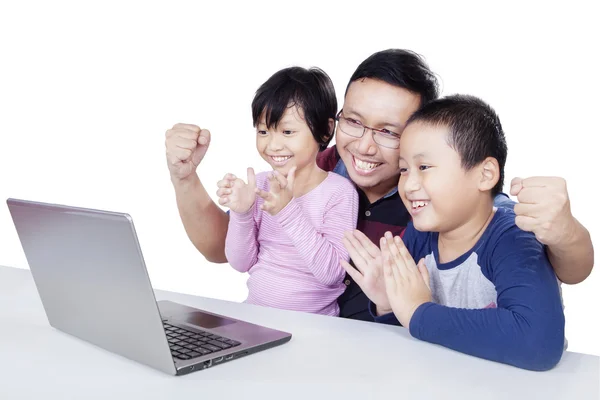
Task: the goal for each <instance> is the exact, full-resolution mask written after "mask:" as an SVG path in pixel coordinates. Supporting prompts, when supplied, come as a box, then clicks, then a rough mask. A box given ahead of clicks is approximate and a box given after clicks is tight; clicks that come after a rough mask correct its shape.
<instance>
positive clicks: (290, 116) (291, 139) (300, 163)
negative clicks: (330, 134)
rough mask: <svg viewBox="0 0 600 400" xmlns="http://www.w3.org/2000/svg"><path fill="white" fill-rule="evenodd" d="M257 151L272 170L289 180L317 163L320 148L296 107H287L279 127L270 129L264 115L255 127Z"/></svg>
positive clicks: (301, 113)
mask: <svg viewBox="0 0 600 400" xmlns="http://www.w3.org/2000/svg"><path fill="white" fill-rule="evenodd" d="M256 149H257V150H258V152H259V154H260V155H261V157H262V158H263V159H264V160H265V161H266V162H268V163H269V165H271V167H272V168H273V169H274V170H276V171H278V172H281V173H282V174H284V175H286V176H287V173H288V171H289V170H290V168H292V167H293V166H296V168H297V171H299V170H301V169H302V168H304V167H306V166H307V165H311V164H314V163H315V162H316V157H317V153H318V152H319V145H318V143H317V141H316V140H315V138H314V136H313V134H312V132H311V130H310V128H309V127H308V125H307V124H306V121H305V120H304V116H303V112H302V110H301V109H299V108H298V107H296V106H291V107H288V108H287V109H286V111H285V113H284V114H283V116H282V117H281V120H280V121H279V124H278V125H277V127H271V129H268V128H267V125H266V123H265V118H264V115H263V116H262V117H261V120H260V122H259V124H258V125H257V126H256Z"/></svg>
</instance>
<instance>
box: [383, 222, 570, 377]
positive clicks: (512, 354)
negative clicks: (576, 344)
mask: <svg viewBox="0 0 600 400" xmlns="http://www.w3.org/2000/svg"><path fill="white" fill-rule="evenodd" d="M493 251H494V254H493V255H492V260H490V262H492V263H493V264H492V265H491V268H490V271H489V273H490V274H491V275H492V276H490V278H491V281H492V282H493V283H494V285H495V287H496V292H497V293H498V298H497V300H498V301H497V308H488V309H460V308H451V307H446V306H442V305H439V304H435V303H426V304H423V305H421V306H420V307H419V308H418V309H417V310H416V312H415V313H414V315H413V317H412V319H411V321H410V333H411V335H412V336H414V337H416V338H418V339H421V340H425V341H428V342H431V343H436V344H440V345H442V346H445V347H448V348H451V349H454V350H457V351H460V352H463V353H466V354H470V355H473V356H477V357H481V358H485V359H488V360H493V361H498V362H502V363H506V364H510V365H514V366H517V367H520V368H524V369H529V370H537V371H543V370H548V369H551V368H552V367H554V366H555V365H556V364H557V363H558V362H559V361H560V358H561V357H562V352H563V349H564V324H565V319H564V314H563V309H562V304H561V299H560V294H559V289H558V284H557V280H556V277H555V274H554V272H553V270H552V267H551V266H550V263H549V262H548V260H547V258H546V256H545V254H544V250H543V247H542V245H541V244H540V243H539V242H537V240H535V237H533V235H532V234H529V233H525V232H519V233H516V234H513V235H511V236H509V237H506V238H503V239H501V241H500V242H499V243H498V244H497V246H496V247H495V248H494V250H493ZM382 320H386V322H388V323H389V321H390V316H389V315H388V316H386V317H385V318H382ZM382 322H383V321H382ZM396 323H397V322H396Z"/></svg>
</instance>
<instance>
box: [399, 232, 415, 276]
mask: <svg viewBox="0 0 600 400" xmlns="http://www.w3.org/2000/svg"><path fill="white" fill-rule="evenodd" d="M394 242H395V243H396V247H397V248H398V252H399V253H400V255H401V256H402V259H403V260H404V263H405V265H406V266H407V267H408V268H411V269H415V268H416V267H417V265H416V264H415V260H413V258H412V256H411V255H410V253H409V252H408V249H407V248H406V246H405V245H404V242H403V241H402V239H400V236H396V237H395V238H394Z"/></svg>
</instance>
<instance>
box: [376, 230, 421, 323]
mask: <svg viewBox="0 0 600 400" xmlns="http://www.w3.org/2000/svg"><path fill="white" fill-rule="evenodd" d="M381 256H382V258H383V277H384V281H385V289H386V293H387V296H388V299H389V301H390V305H391V307H392V310H393V311H394V315H396V318H398V321H399V322H400V323H401V324H402V326H404V327H405V328H407V329H408V328H409V327H410V320H411V318H412V316H413V314H414V313H415V311H416V310H417V308H419V306H420V305H422V304H424V303H427V302H430V301H431V300H432V298H431V290H430V289H429V273H428V272H427V267H426V266H425V260H424V259H421V261H419V266H418V267H417V266H416V265H415V261H414V260H413V258H412V257H411V255H410V254H409V253H408V250H407V249H406V247H405V246H404V243H403V242H402V239H400V237H399V236H396V237H394V239H393V240H388V239H386V238H385V237H383V238H381Z"/></svg>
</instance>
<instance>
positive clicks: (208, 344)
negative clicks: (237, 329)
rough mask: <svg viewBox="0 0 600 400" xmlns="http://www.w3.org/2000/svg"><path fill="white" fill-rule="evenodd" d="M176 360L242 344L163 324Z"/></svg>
mask: <svg viewBox="0 0 600 400" xmlns="http://www.w3.org/2000/svg"><path fill="white" fill-rule="evenodd" d="M163 325H164V327H165V332H166V333H167V340H168V342H169V347H170V348H171V354H172V355H173V357H174V358H178V359H180V360H189V359H190V358H196V357H201V356H205V355H207V354H210V353H214V352H217V351H221V350H225V349H229V348H232V347H235V346H239V345H240V344H241V343H240V342H236V341H235V340H231V339H228V338H226V337H223V336H219V335H213V334H212V333H210V332H204V331H199V332H193V331H188V330H187V329H183V328H180V327H178V326H173V325H171V324H168V323H166V322H163Z"/></svg>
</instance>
